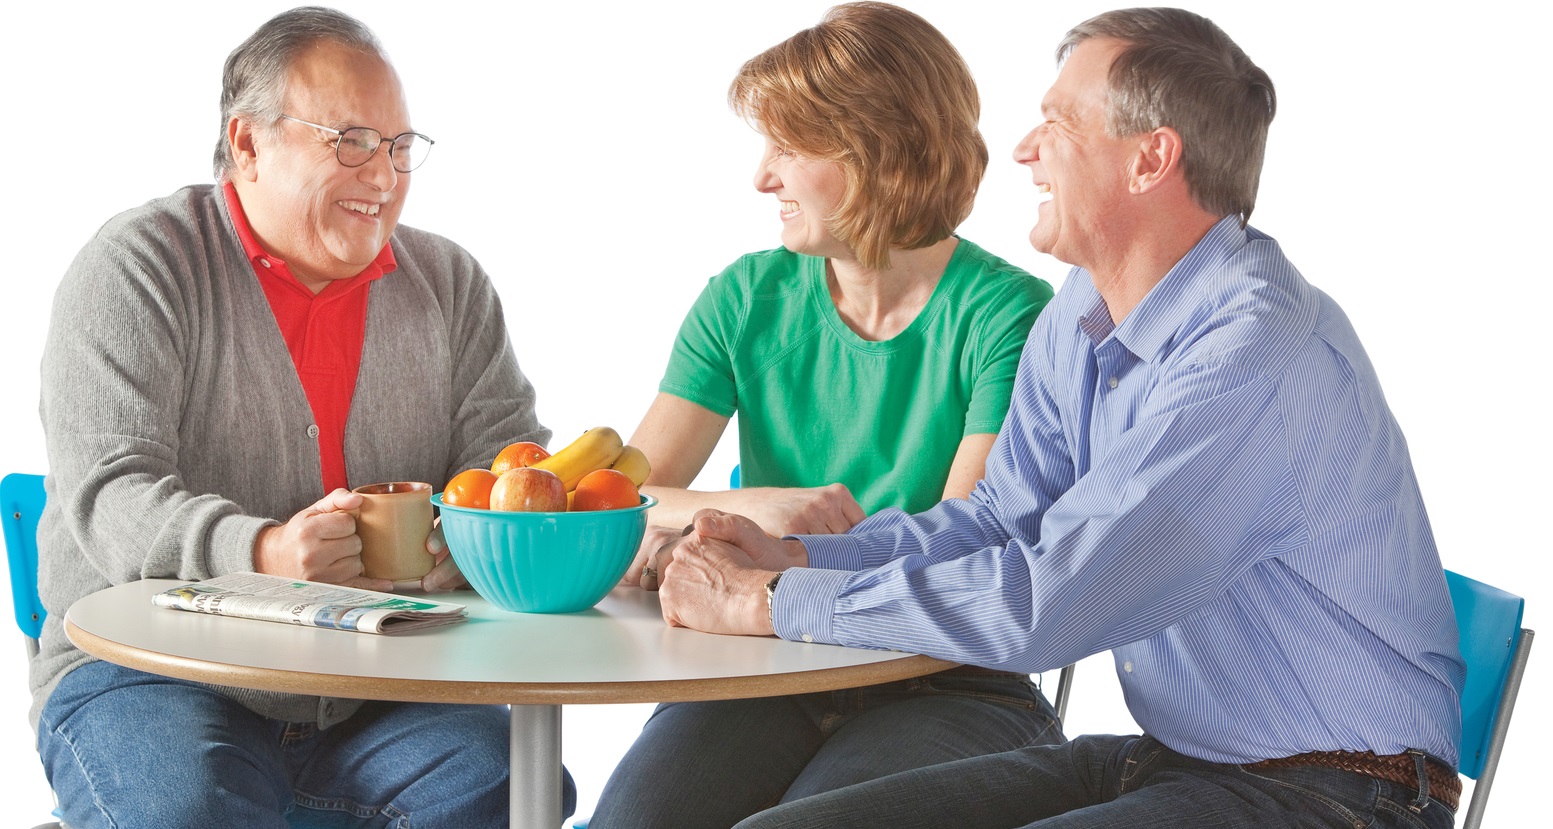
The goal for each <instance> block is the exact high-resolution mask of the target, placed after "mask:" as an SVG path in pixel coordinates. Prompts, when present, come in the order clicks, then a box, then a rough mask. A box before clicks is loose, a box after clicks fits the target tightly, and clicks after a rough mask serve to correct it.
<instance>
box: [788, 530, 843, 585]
mask: <svg viewBox="0 0 1553 829" xmlns="http://www.w3.org/2000/svg"><path fill="white" fill-rule="evenodd" d="M788 538H796V539H798V540H799V541H801V542H803V547H804V549H805V550H806V551H808V554H809V563H808V564H807V565H806V566H808V567H813V568H816V569H819V570H861V569H863V554H862V550H861V544H860V543H859V539H858V538H857V537H856V536H851V535H789V536H785V537H784V538H783V540H786V539H788ZM782 578H787V577H786V576H785V575H784V576H783V577H782Z"/></svg>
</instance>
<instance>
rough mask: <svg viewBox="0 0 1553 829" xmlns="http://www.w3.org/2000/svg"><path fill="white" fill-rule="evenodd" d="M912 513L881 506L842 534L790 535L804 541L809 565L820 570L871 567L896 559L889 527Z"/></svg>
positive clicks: (863, 568)
mask: <svg viewBox="0 0 1553 829" xmlns="http://www.w3.org/2000/svg"><path fill="white" fill-rule="evenodd" d="M910 517H911V516H910V515H909V514H908V513H906V512H905V511H904V510H901V509H900V508H898V507H889V508H887V509H882V510H880V511H878V512H876V513H874V514H873V515H870V516H868V517H867V518H865V519H863V521H862V523H860V524H858V525H857V526H855V527H853V528H852V529H850V530H848V531H847V532H846V534H844V535H789V536H786V538H796V539H798V540H799V541H802V542H803V546H804V549H805V550H807V551H808V552H809V566H810V567H814V568H818V569H821V570H854V571H855V570H871V569H873V568H875V567H880V566H883V565H885V564H888V563H890V561H891V560H892V559H894V558H895V552H896V550H895V535H894V534H893V533H891V532H889V530H891V529H894V528H895V527H898V526H900V525H901V524H904V523H906V519H908V518H910Z"/></svg>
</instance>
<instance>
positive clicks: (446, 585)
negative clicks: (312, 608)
mask: <svg viewBox="0 0 1553 829" xmlns="http://www.w3.org/2000/svg"><path fill="white" fill-rule="evenodd" d="M361 501H362V498H361V495H360V494H358V493H355V492H351V491H350V490H348V489H336V490H334V491H333V492H330V493H329V494H328V495H325V496H324V497H323V498H321V499H319V500H318V501H317V502H316V503H314V504H313V505H312V506H310V507H307V508H306V509H304V510H302V511H301V512H298V513H297V514H296V515H293V516H292V517H291V520H289V521H287V522H286V523H284V524H281V525H279V526H271V527H265V528H264V529H263V530H260V531H259V537H258V539H257V540H256V541H255V542H254V550H253V564H254V570H256V571H258V572H260V573H269V574H271V575H276V576H284V577H286V578H293V579H306V580H307V581H317V582H324V583H326V584H343V585H345V586H347V587H359V588H361V589H363V590H382V591H390V590H393V588H394V583H393V582H391V581H388V580H387V579H373V578H368V577H367V576H366V574H365V573H364V571H363V570H362V564H361V537H360V536H358V535H356V518H355V516H354V515H353V511H354V510H357V509H359V508H360V507H361ZM426 554H427V555H429V556H431V557H432V558H433V560H434V564H433V566H432V568H431V572H428V573H427V574H426V575H425V576H423V577H422V578H421V589H422V590H424V591H426V592H428V593H437V592H441V591H445V590H452V589H454V588H456V587H462V586H464V584H465V581H464V575H463V573H460V572H459V570H458V565H456V564H454V563H453V557H452V556H450V555H448V545H447V542H446V541H445V540H443V537H442V525H441V523H440V522H439V523H438V524H437V525H435V526H433V527H432V530H431V535H429V536H427V538H426Z"/></svg>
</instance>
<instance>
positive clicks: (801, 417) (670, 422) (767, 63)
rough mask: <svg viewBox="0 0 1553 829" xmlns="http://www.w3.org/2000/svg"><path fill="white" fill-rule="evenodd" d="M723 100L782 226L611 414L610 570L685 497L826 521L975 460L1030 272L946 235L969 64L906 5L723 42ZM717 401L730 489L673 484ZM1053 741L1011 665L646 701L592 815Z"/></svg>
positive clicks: (918, 488) (734, 804) (968, 181)
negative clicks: (631, 472) (617, 467)
mask: <svg viewBox="0 0 1553 829" xmlns="http://www.w3.org/2000/svg"><path fill="white" fill-rule="evenodd" d="M729 101H730V103H731V105H732V107H733V108H734V110H735V111H737V112H738V113H740V114H741V115H743V116H744V117H745V118H746V119H748V120H749V121H750V122H751V123H752V124H753V125H754V126H755V127H756V129H758V130H759V131H760V132H761V133H762V134H763V135H764V136H765V138H766V149H765V153H764V156H763V157H762V159H761V161H760V164H759V166H758V167H757V169H756V173H755V182H754V183H755V187H756V188H757V189H758V190H759V191H760V192H762V193H769V194H770V195H772V196H773V197H774V198H775V200H776V202H777V205H776V206H777V207H778V211H779V218H780V220H781V227H782V237H781V238H782V247H781V248H778V249H775V250H770V251H765V252H761V253H754V254H750V255H747V256H744V257H742V258H740V259H739V260H738V261H736V262H735V263H733V264H732V265H730V266H729V267H728V268H727V269H726V270H724V271H723V273H721V274H720V275H718V276H716V277H714V278H713V279H712V280H711V281H710V282H709V283H708V285H707V287H706V289H705V291H704V292H703V293H702V295H701V297H700V298H699V299H698V300H697V301H696V304H695V306H694V307H693V308H692V309H691V311H690V313H689V315H688V316H687V317H686V319H685V322H684V324H683V325H682V326H681V328H680V332H679V336H678V338H677V339H676V342H675V344H674V349H673V352H672V355H671V357H670V361H669V365H668V368H667V370H666V372H665V375H664V379H663V381H662V383H661V384H660V386H659V394H658V396H657V398H656V399H655V400H654V401H653V404H652V406H651V408H650V409H649V410H648V412H647V415H646V416H645V417H644V418H643V420H642V423H641V425H640V426H638V427H637V430H636V432H635V433H634V434H633V435H632V437H631V440H630V443H632V444H633V445H635V446H637V447H639V448H641V449H642V450H643V451H644V452H645V453H646V454H647V457H648V458H649V460H650V461H651V463H652V474H651V477H649V478H648V480H647V483H646V485H645V486H644V490H645V491H646V492H649V493H651V494H652V495H654V496H656V497H657V498H658V499H659V502H660V503H659V505H658V506H657V507H656V508H655V509H654V511H653V515H652V520H653V522H654V524H656V525H662V526H660V527H658V528H655V529H654V530H653V531H652V532H650V533H649V535H648V538H647V540H646V541H644V544H643V554H642V555H639V556H638V561H637V562H636V563H635V564H634V565H633V567H632V569H631V571H630V572H629V573H628V574H627V581H629V582H636V583H640V584H641V585H642V586H643V587H646V588H649V589H655V588H656V586H657V585H656V575H655V573H654V571H652V570H651V569H648V570H647V571H646V572H645V573H644V572H643V569H642V567H643V564H644V563H645V561H646V556H647V554H648V553H650V552H652V551H653V550H655V549H656V548H657V546H658V545H660V544H662V543H665V542H666V541H667V540H669V539H670V538H672V537H677V536H678V535H679V530H678V529H666V527H674V528H678V527H683V526H684V525H685V524H688V523H689V522H690V520H691V517H692V516H693V515H694V513H695V512H696V511H697V510H699V509H703V508H716V509H720V510H724V511H727V512H737V513H741V514H743V515H747V516H749V517H750V518H752V519H754V520H755V521H756V522H757V523H758V524H760V526H761V527H762V528H763V529H765V530H766V531H767V532H770V533H773V534H778V535H781V534H787V533H813V532H845V531H846V530H847V529H849V528H850V527H851V526H852V525H854V524H856V523H857V522H858V521H861V520H862V519H863V517H864V516H865V514H867V513H871V512H873V511H875V510H878V509H881V508H883V507H887V506H898V507H901V508H903V509H906V510H909V511H918V510H923V509H926V508H928V507H930V506H932V505H933V504H935V503H937V502H938V501H939V500H940V499H942V498H959V497H964V496H966V495H968V494H969V493H970V491H971V490H972V489H973V488H974V487H975V486H976V483H977V481H979V480H980V479H981V476H982V470H983V467H984V464H985V461H986V457H987V453H988V451H989V450H990V449H991V447H992V444H993V441H994V439H995V438H996V434H997V431H998V429H999V428H1000V427H1001V425H1002V421H1003V417H1004V415H1005V413H1006V412H1007V409H1008V402H1009V395H1010V389H1011V386H1012V383H1013V378H1014V373H1015V369H1016V367H1017V365H1018V361H1019V354H1020V351H1021V350H1022V348H1023V346H1024V343H1025V338H1026V335H1027V334H1028V332H1029V329H1030V326H1031V325H1032V324H1033V323H1034V321H1035V317H1036V315H1037V314H1038V313H1039V312H1040V309H1041V308H1042V307H1043V306H1044V305H1045V303H1046V302H1047V300H1049V299H1050V298H1051V296H1052V290H1051V287H1050V286H1049V285H1047V284H1046V283H1045V282H1043V281H1041V280H1038V279H1036V278H1034V277H1032V276H1030V275H1029V274H1028V273H1026V272H1024V271H1022V270H1020V269H1019V268H1016V267H1014V266H1013V265H1010V264H1009V263H1007V262H1005V261H1003V260H1002V259H999V258H997V257H996V256H993V255H992V254H990V253H988V252H986V251H985V250H983V249H981V248H980V247H978V246H977V245H975V244H974V243H972V242H970V241H967V240H965V239H961V238H959V237H957V236H955V235H954V230H955V228H956V227H957V226H958V225H959V224H960V222H961V221H963V220H964V219H965V217H966V216H967V215H969V213H970V211H971V206H972V203H973V201H974V199H975V195H976V189H977V186H978V185H979V184H980V181H981V177H982V174H983V172H984V171H985V169H986V165H987V150H986V145H985V143H984V142H983V140H982V137H981V134H980V132H979V131H978V129H977V119H978V117H979V112H980V104H979V100H978V96H977V92H976V87H975V83H974V81H973V80H972V78H971V75H970V71H969V69H968V68H967V67H966V66H965V63H964V61H963V60H962V59H961V58H960V55H959V54H958V52H956V51H955V49H954V47H953V46H952V45H951V44H950V43H949V42H948V41H947V40H946V39H945V38H944V37H943V35H942V34H940V33H939V32H938V30H937V29H935V28H933V27H932V26H931V25H930V24H928V23H927V22H926V21H925V20H923V19H922V18H920V17H918V16H917V15H915V14H913V13H911V12H908V11H906V10H904V9H900V8H897V7H895V6H890V5H886V4H883V3H849V4H846V5H842V6H837V7H836V8H834V9H832V10H831V11H830V12H829V13H828V14H827V15H826V17H825V19H824V20H823V21H822V22H821V23H820V24H819V25H818V26H815V27H814V28H811V29H807V30H805V31H802V32H799V33H798V34H796V35H794V36H793V37H792V38H789V39H788V40H787V41H785V42H783V43H781V44H778V45H777V46H774V47H772V48H771V49H769V50H767V51H766V52H764V53H762V54H761V55H759V56H757V57H755V58H754V59H752V60H750V61H749V62H748V63H746V64H745V65H744V67H743V69H742V70H741V71H740V72H739V75H738V76H737V77H736V78H735V79H734V82H733V85H732V86H731V88H730V90H729ZM735 414H737V415H738V417H739V458H740V470H741V475H742V478H743V484H744V486H742V487H740V488H738V489H733V490H729V491H723V492H698V491H691V490H689V489H688V488H687V487H688V486H689V485H690V483H691V481H692V480H693V479H694V478H695V477H696V475H697V474H698V473H699V472H700V470H701V467H702V466H703V465H704V464H705V463H706V461H707V458H708V457H710V455H711V452H712V450H713V448H714V447H715V446H716V444H717V441H718V439H719V438H720V437H721V435H722V433H723V431H724V430H725V429H726V427H727V425H728V422H729V420H730V419H731V418H732V417H733V416H734V415H735ZM1059 739H1061V734H1060V732H1059V730H1058V728H1057V725H1056V723H1055V715H1054V714H1053V713H1052V711H1051V708H1050V706H1049V705H1047V703H1046V700H1045V699H1044V698H1043V697H1041V695H1040V693H1039V691H1038V690H1036V689H1035V688H1034V686H1033V685H1032V683H1031V682H1030V679H1029V677H1028V676H1025V675H1022V674H1007V673H997V672H991V671H986V670H984V669H979V668H962V669H955V670H953V671H949V672H945V673H942V674H937V675H934V676H930V677H924V678H921V679H916V680H906V681H902V682H896V683H888V684H886V685H881V686H876V687H873V688H865V689H853V690H848V691H838V692H832V693H821V694H806V695H800V696H793V697H779V698H771V699H759V700H735V701H728V702H709V703H676V704H669V705H663V706H659V708H658V710H657V711H656V712H655V713H654V714H653V717H652V718H651V719H650V720H649V721H648V723H647V725H646V726H645V727H644V730H643V733H642V736H641V737H640V738H639V739H638V740H637V742H636V744H635V745H634V746H633V747H632V749H631V750H630V752H628V753H627V755H626V757H625V758H624V759H623V760H622V762H621V763H620V765H619V767H617V769H616V770H615V773H614V774H613V775H612V776H611V778H610V781H609V784H608V785H607V786H606V788H605V791H604V794H603V796H602V797H601V799H600V802H599V807H598V811H597V812H596V813H595V815H594V817H593V820H592V823H591V824H590V825H591V826H593V827H595V828H596V829H608V827H611V826H622V827H624V826H629V827H652V826H675V827H696V826H709V827H710V826H723V827H726V826H729V825H731V824H733V823H736V822H737V821H738V820H740V819H742V818H744V817H746V816H748V815H750V814H753V813H754V812H756V811H759V810H761V809H763V808H765V807H767V806H770V805H773V804H775V803H777V802H779V801H782V800H787V799H793V798H795V797H800V796H804V795H806V794H814V793H818V792H821V791H827V790H830V789H833V788H837V787H839V786H843V785H848V784H851V783H856V782H861V781H863V780H868V779H873V778H875V777H879V776H883V775H885V774H890V773H894V772H897V771H903V770H906V769H910V768H917V767H921V766H925V765H930V764H933V763H938V762H944V761H948V760H954V759H959V758H962V757H969V756H976V755H979V754H985V753H991V752H996V751H1004V750H1009V749H1013V748H1017V747H1019V746H1022V745H1028V744H1030V743H1036V742H1051V741H1054V740H1059Z"/></svg>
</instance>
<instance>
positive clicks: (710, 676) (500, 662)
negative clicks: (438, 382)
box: [65, 579, 952, 704]
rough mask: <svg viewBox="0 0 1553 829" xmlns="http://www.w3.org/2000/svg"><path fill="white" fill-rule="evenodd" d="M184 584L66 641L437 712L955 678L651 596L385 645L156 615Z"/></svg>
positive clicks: (229, 681) (86, 618)
mask: <svg viewBox="0 0 1553 829" xmlns="http://www.w3.org/2000/svg"><path fill="white" fill-rule="evenodd" d="M179 583H180V582H177V581H171V580H164V579H150V580H145V581H139V582H131V583H129V584H122V585H118V586H116V587H112V588H109V589H107V590H103V591H100V592H98V593H94V594H92V595H90V596H87V597H86V598H84V599H81V600H80V601H78V602H76V603H75V605H73V606H72V607H71V608H70V610H69V611H68V613H67V615H66V620H65V627H66V631H67V633H68V634H69V636H70V638H71V641H73V642H75V644H76V645H77V646H78V647H80V648H81V649H82V650H85V651H87V652H88V653H91V654H93V655H95V656H98V657H101V658H105V659H108V660H110V661H113V662H118V663H120V664H125V665H129V666H130V667H133V668H138V669H140V670H145V671H150V672H153V673H159V674H164V675H168V676H177V677H182V678H185V679H194V680H198V681H203V682H213V683H218V684H226V685H240V686H244V687H250V688H261V689H267V690H277V691H291V692H297V693H309V694H323V695H331V696H349V697H357V698H367V699H389V700H423V701H436V702H507V703H540V704H558V703H608V702H669V701H678V700H706V699H729V698H737V697H755V696H769V695H777V694H789V693H799V692H803V691H810V690H826V689H833V688H846V687H855V686H860V685H869V684H874V683H878V682H885V681H889V680H892V679H901V678H905V677H911V676H920V675H922V674H926V673H932V672H934V671H937V670H942V669H944V668H947V667H951V666H952V663H947V662H941V661H939V660H936V659H930V658H928V657H925V656H914V655H910V654H903V653H898V652H894V651H870V650H861V649H855V648H843V647H838V646H834V645H816V644H804V643H800V642H787V641H783V640H781V639H776V638H774V637H748V636H718V635H715V634H706V633H700V632H697V631H692V630H686V629H683V628H671V627H668V626H667V625H665V624H664V622H663V619H662V617H661V615H660V611H659V605H658V598H657V594H656V593H649V592H647V591H643V590H639V589H636V588H627V587H621V588H616V589H615V590H614V591H613V592H612V593H610V594H609V596H607V597H605V599H604V600H603V601H602V602H600V603H599V605H598V606H597V607H595V608H594V609H592V610H587V611H582V612H579V613H566V614H530V613H512V612H509V611H504V610H501V609H499V608H497V607H495V606H493V605H491V604H490V603H488V602H486V601H485V600H484V599H481V598H480V597H479V596H478V595H476V594H475V593H473V592H472V591H459V592H456V593H451V594H439V595H437V596H436V597H434V598H437V599H439V600H443V601H453V602H457V603H459V604H463V605H466V606H467V607H468V609H469V621H468V622H465V623H463V624H459V625H453V626H451V627H445V628H434V629H430V630H424V631H419V632H414V633H408V634H398V635H393V636H378V635H372V634H364V633H354V632H347V631H336V630H323V629H317V628H308V627H297V626H292V625H285V624H279V623H275V622H260V621H252V620H247V619H233V618H223V617H213V616H209V615H206V614H199V613H190V612H187V611H180V610H172V609H167V608H160V607H155V606H153V605H152V604H151V596H152V595H153V594H155V593H157V592H160V591H162V590H165V589H167V588H169V587H172V586H175V585H177V584H179Z"/></svg>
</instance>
